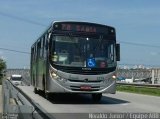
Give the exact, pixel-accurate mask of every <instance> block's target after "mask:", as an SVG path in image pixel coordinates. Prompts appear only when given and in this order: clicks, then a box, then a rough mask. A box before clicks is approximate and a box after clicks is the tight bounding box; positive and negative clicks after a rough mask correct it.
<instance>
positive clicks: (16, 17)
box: [0, 12, 46, 27]
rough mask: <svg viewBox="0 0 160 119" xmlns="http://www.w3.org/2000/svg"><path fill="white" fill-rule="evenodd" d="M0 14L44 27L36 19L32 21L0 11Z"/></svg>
mask: <svg viewBox="0 0 160 119" xmlns="http://www.w3.org/2000/svg"><path fill="white" fill-rule="evenodd" d="M0 15H1V16H5V17H9V18H12V19H16V20H19V21H23V22H27V23H30V24H34V25H39V26H43V27H46V25H45V24H42V23H39V22H37V21H32V20H29V19H25V18H21V17H18V16H14V15H10V14H7V13H3V12H0Z"/></svg>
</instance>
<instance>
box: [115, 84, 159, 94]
mask: <svg viewBox="0 0 160 119" xmlns="http://www.w3.org/2000/svg"><path fill="white" fill-rule="evenodd" d="M117 91H122V92H130V93H138V94H145V95H153V96H160V88H151V87H139V86H129V85H128V86H127V85H117Z"/></svg>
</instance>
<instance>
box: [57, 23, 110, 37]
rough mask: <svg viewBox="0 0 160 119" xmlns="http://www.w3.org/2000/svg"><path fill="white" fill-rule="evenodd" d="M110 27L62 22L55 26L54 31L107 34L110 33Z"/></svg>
mask: <svg viewBox="0 0 160 119" xmlns="http://www.w3.org/2000/svg"><path fill="white" fill-rule="evenodd" d="M109 29H110V28H109V27H106V26H101V25H97V24H87V23H84V24H83V23H74V22H73V23H72V22H62V23H57V24H54V30H62V31H75V32H87V33H105V34H107V33H108V31H109Z"/></svg>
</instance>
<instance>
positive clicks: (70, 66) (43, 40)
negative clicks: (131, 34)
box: [30, 21, 120, 101]
mask: <svg viewBox="0 0 160 119" xmlns="http://www.w3.org/2000/svg"><path fill="white" fill-rule="evenodd" d="M119 60H120V45H119V44H117V43H116V31H115V28H113V27H110V26H107V25H102V24H97V23H88V22H76V21H74V22H73V21H62V22H53V23H52V24H51V25H50V26H49V28H48V29H47V30H46V31H45V32H44V33H43V34H42V35H41V36H40V37H39V38H38V39H37V40H36V42H35V43H34V44H33V45H32V47H31V67H30V69H31V84H32V85H33V86H34V92H35V93H38V92H39V90H41V91H44V93H45V97H46V98H49V94H51V93H54V94H57V93H85V94H92V98H93V100H94V101H99V100H100V99H101V97H102V93H112V94H114V93H115V92H116V69H117V68H116V67H117V61H119Z"/></svg>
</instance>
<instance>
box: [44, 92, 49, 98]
mask: <svg viewBox="0 0 160 119" xmlns="http://www.w3.org/2000/svg"><path fill="white" fill-rule="evenodd" d="M44 96H45V98H46V99H47V100H49V99H50V93H47V92H45V95H44Z"/></svg>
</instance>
